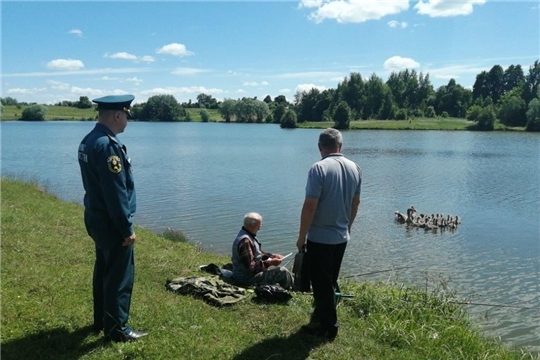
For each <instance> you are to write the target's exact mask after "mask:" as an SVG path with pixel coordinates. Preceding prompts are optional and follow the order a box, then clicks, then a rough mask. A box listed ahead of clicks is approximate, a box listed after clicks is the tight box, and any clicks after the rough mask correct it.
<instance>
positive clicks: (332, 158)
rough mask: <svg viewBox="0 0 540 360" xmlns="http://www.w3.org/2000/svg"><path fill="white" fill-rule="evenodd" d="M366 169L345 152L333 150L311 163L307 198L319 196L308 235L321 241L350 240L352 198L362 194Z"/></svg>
mask: <svg viewBox="0 0 540 360" xmlns="http://www.w3.org/2000/svg"><path fill="white" fill-rule="evenodd" d="M361 185H362V170H361V169H360V166H358V165H357V164H356V163H354V162H353V161H351V160H349V159H347V158H345V157H344V156H343V155H342V154H330V155H328V156H326V157H324V158H323V159H322V160H320V161H318V162H316V163H315V164H313V165H312V166H311V168H310V169H309V173H308V181H307V185H306V198H310V199H318V200H319V201H318V205H317V210H316V211H315V216H314V218H313V222H312V223H311V226H310V228H309V230H308V235H307V238H308V240H310V241H313V242H316V243H321V244H340V243H344V242H346V241H348V240H349V229H348V226H349V219H350V215H351V207H352V200H353V197H354V196H355V195H360V187H361Z"/></svg>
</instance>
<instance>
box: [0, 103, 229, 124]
mask: <svg viewBox="0 0 540 360" xmlns="http://www.w3.org/2000/svg"><path fill="white" fill-rule="evenodd" d="M45 107H46V108H47V113H46V115H45V120H50V121H54V120H67V121H72V120H75V121H81V120H95V119H96V118H97V111H96V110H95V109H93V108H92V109H77V108H75V107H70V106H55V105H46V106H45ZM25 108H26V106H21V107H20V108H18V107H17V106H15V105H8V106H3V107H2V120H6V121H10V120H18V119H20V117H21V115H22V112H23V111H24V109H25ZM186 110H187V111H188V112H189V114H190V116H191V120H192V121H201V115H200V109H186ZM208 113H209V114H210V121H223V120H222V118H221V115H220V114H219V112H218V111H217V110H215V109H208Z"/></svg>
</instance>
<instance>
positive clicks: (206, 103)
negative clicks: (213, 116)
mask: <svg viewBox="0 0 540 360" xmlns="http://www.w3.org/2000/svg"><path fill="white" fill-rule="evenodd" d="M197 103H198V104H199V107H204V108H206V109H217V108H218V102H217V100H216V99H214V98H213V97H212V95H207V94H204V93H200V94H199V95H197Z"/></svg>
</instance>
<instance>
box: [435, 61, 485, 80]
mask: <svg viewBox="0 0 540 360" xmlns="http://www.w3.org/2000/svg"><path fill="white" fill-rule="evenodd" d="M482 71H489V67H482V66H476V65H449V66H444V67H440V68H436V69H429V70H426V71H425V73H429V76H430V78H434V79H443V80H450V79H455V80H457V79H459V78H460V77H461V76H463V75H477V74H479V73H481V72H482Z"/></svg>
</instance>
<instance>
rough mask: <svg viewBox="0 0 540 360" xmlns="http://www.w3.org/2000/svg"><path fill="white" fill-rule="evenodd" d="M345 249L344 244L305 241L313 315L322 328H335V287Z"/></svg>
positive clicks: (345, 245) (345, 244)
mask: <svg viewBox="0 0 540 360" xmlns="http://www.w3.org/2000/svg"><path fill="white" fill-rule="evenodd" d="M346 247H347V243H346V242H344V243H341V244H337V245H327V244H319V243H315V242H313V241H310V240H309V239H308V241H307V251H308V254H309V272H310V276H311V286H312V287H313V298H314V300H315V310H314V313H315V315H316V316H317V317H318V318H319V320H320V323H321V327H323V328H331V327H334V326H337V313H336V296H335V293H336V288H335V287H336V286H337V279H338V277H339V270H340V268H341V261H342V260H343V255H344V254H345V248H346Z"/></svg>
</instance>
